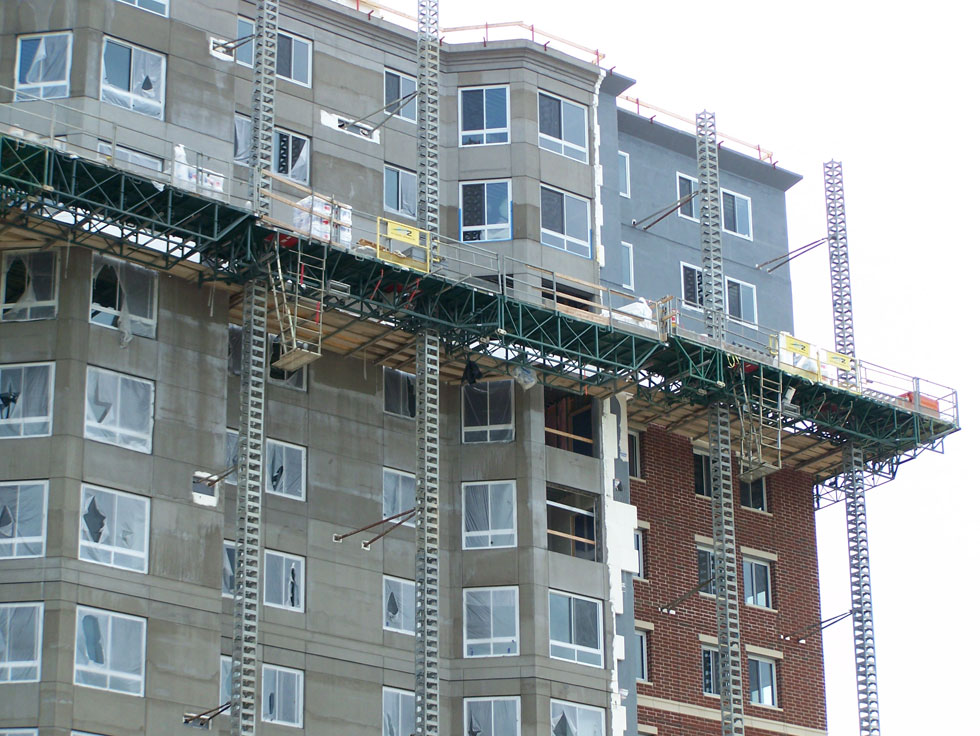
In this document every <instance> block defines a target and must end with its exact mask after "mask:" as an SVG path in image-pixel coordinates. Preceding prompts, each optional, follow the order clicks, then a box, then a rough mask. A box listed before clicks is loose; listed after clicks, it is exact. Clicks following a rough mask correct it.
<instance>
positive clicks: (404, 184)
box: [384, 165, 419, 218]
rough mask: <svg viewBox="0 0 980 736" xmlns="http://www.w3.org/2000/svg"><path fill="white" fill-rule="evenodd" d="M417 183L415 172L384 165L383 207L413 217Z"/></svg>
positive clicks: (416, 200)
mask: <svg viewBox="0 0 980 736" xmlns="http://www.w3.org/2000/svg"><path fill="white" fill-rule="evenodd" d="M418 183H419V179H418V176H416V174H415V172H413V171H405V170H404V169H396V168H395V167H394V166H388V165H385V176H384V188H385V191H384V207H385V209H386V210H388V211H389V212H397V213H398V214H399V215H404V216H405V217H412V218H414V217H415V216H416V212H417V210H418V196H419V191H418Z"/></svg>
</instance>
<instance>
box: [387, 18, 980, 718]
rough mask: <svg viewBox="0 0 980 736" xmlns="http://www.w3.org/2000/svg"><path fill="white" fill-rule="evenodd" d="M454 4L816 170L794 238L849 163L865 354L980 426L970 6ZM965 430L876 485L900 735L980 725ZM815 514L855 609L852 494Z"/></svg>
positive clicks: (819, 268) (972, 493)
mask: <svg viewBox="0 0 980 736" xmlns="http://www.w3.org/2000/svg"><path fill="white" fill-rule="evenodd" d="M389 4H391V5H393V6H395V7H400V8H405V9H408V10H411V12H414V9H415V5H414V3H410V2H409V3H405V2H404V0H401V1H398V2H396V0H389ZM441 13H442V17H441V23H442V25H443V26H444V27H449V26H456V25H464V24H473V23H482V22H484V21H486V22H491V23H492V22H498V21H525V22H527V23H534V24H535V25H536V26H538V27H539V28H541V29H543V30H546V31H549V32H551V33H554V34H556V35H559V36H563V37H565V38H569V39H571V40H575V41H578V42H580V43H582V44H584V45H587V46H590V47H596V48H599V49H600V50H602V51H604V52H605V53H606V54H607V58H606V59H605V60H604V62H603V65H604V66H606V67H607V68H608V67H609V66H612V65H615V67H616V71H617V72H620V73H622V74H625V75H627V76H629V77H632V78H635V79H637V80H638V82H637V84H636V86H635V87H634V88H633V89H632V90H630V91H629V92H628V94H630V95H633V96H638V97H640V98H642V99H644V100H647V101H650V102H652V103H653V104H656V105H658V106H660V107H664V108H666V109H669V110H672V111H675V112H677V113H680V114H683V115H685V116H688V117H693V116H694V114H695V113H697V112H698V111H700V110H702V109H708V110H710V111H713V112H715V113H716V114H717V119H718V127H719V130H720V131H722V132H724V133H727V134H728V135H732V136H735V137H738V138H741V139H743V140H750V141H753V142H759V143H761V144H762V146H763V147H764V148H767V149H769V150H772V151H774V152H775V153H776V158H777V160H778V161H779V163H780V165H781V166H784V167H786V168H788V169H790V170H792V171H795V172H797V173H799V174H802V175H803V176H804V177H805V178H804V181H803V182H801V183H800V184H799V185H797V186H796V187H794V188H793V189H792V190H790V192H789V194H788V199H787V202H788V209H789V233H790V246H791V247H795V246H798V245H802V244H804V243H808V242H810V241H812V240H815V239H817V238H820V237H823V236H824V235H825V234H826V225H825V220H824V201H823V175H822V164H823V162H824V161H827V160H830V159H831V158H834V159H837V160H839V161H842V162H843V164H844V184H845V192H846V202H847V213H848V220H847V224H848V236H849V242H850V248H851V278H852V285H853V289H854V309H855V323H856V332H857V352H858V356H859V357H861V358H863V359H865V360H868V361H871V362H873V363H877V364H879V365H883V366H887V367H889V368H893V369H895V370H898V371H901V372H903V373H907V374H911V375H918V376H922V377H925V378H929V379H931V380H933V381H936V382H939V383H942V384H946V385H949V386H953V387H955V388H957V389H959V390H960V405H961V416H963V417H964V419H963V423H964V424H965V425H969V424H970V423H971V416H972V415H971V413H970V409H971V408H972V407H973V406H975V405H976V398H977V394H976V389H975V387H974V386H973V385H972V381H971V380H970V378H971V377H972V369H973V360H976V359H977V357H978V356H977V353H978V351H977V349H976V348H970V347H969V345H970V344H972V341H971V339H970V338H969V334H967V335H966V336H965V337H964V335H963V330H964V329H965V328H966V327H967V324H968V319H970V318H973V319H975V318H977V317H978V316H980V310H978V308H977V302H976V299H977V295H976V293H975V291H974V290H976V289H978V288H980V283H973V282H972V281H970V280H969V278H970V277H969V275H968V274H969V273H970V272H972V273H974V274H976V273H977V271H978V268H980V257H978V255H977V245H978V243H977V235H976V231H977V228H976V225H975V223H973V221H972V217H974V216H975V214H974V213H975V211H976V208H977V202H978V201H980V184H978V170H980V156H978V153H977V146H978V141H977V134H976V118H977V113H978V107H980V106H978V103H977V82H976V76H977V71H978V69H980V66H978V63H977V56H976V53H975V49H976V47H977V46H976V44H977V42H976V39H975V31H976V28H977V27H978V21H980V11H978V9H977V6H976V5H974V4H972V3H965V2H961V3H953V2H950V1H949V0H938V1H936V2H930V3H927V4H915V5H913V4H912V3H903V2H897V3H895V2H893V3H887V4H886V3H883V2H860V0H851V2H841V1H840V0H827V1H825V2H822V3H819V4H818V3H798V2H788V1H786V0H784V1H783V2H740V3H736V2H715V1H714V0H702V1H701V2H698V3H688V2H670V3H664V2H656V1H654V2H650V1H648V2H620V3H618V4H613V3H598V2H592V3H585V2H581V1H578V0H563V1H558V0H538V1H537V2H514V1H513V0H494V2H493V3H480V4H477V3H474V2H462V1H460V0H457V1H456V2H454V1H453V0H443V2H442V7H441ZM495 33H497V34H498V35H494V34H495ZM501 37H503V34H502V33H500V32H493V31H492V32H491V38H501ZM633 196H634V197H642V196H643V195H642V193H640V192H635V193H634V195H633ZM827 273H828V265H827V252H826V249H825V248H821V249H819V250H817V251H814V252H812V253H810V254H808V255H805V256H803V257H801V258H800V259H798V260H797V261H794V264H793V267H792V276H793V282H794V299H795V305H796V310H795V311H796V315H795V316H796V333H797V335H798V336H800V337H802V338H804V339H809V340H812V341H815V342H818V343H820V344H822V345H825V346H828V347H832V346H833V339H832V335H833V324H832V321H831V313H830V290H829V286H828V283H829V279H828V276H827ZM761 317H762V320H763V321H764V319H765V315H762V316H761ZM971 435H972V433H971V431H970V430H969V429H968V430H966V431H964V432H960V433H959V434H957V435H954V436H953V437H952V438H950V439H949V440H948V441H947V443H946V454H945V455H944V456H940V455H935V454H932V453H928V454H927V455H926V456H923V457H921V458H919V459H917V460H915V461H914V462H912V463H910V464H908V465H906V466H904V467H903V468H902V469H901V471H900V473H899V477H898V480H896V481H895V482H893V483H890V484H887V485H885V486H882V487H879V488H876V489H874V490H872V491H870V493H869V495H868V512H869V528H870V540H871V562H872V580H873V591H874V604H875V634H876V642H877V651H878V671H879V693H880V708H881V723H882V728H883V732H884V733H886V734H887V735H888V736H921V734H941V733H949V734H953V733H955V734H980V726H978V721H977V719H976V715H975V711H974V709H973V708H974V702H975V698H976V697H977V692H978V685H980V678H978V675H977V672H978V670H980V668H978V666H977V660H978V655H980V651H978V646H977V632H976V625H977V622H978V616H977V615H976V612H975V611H974V610H971V608H970V607H971V606H977V605H978V604H980V601H977V600H976V599H977V594H976V593H972V594H971V593H970V592H969V591H971V590H974V591H975V590H976V589H975V588H974V587H973V584H974V580H973V577H974V575H973V574H971V573H969V571H968V569H967V562H968V560H970V559H974V558H975V557H976V551H975V548H974V546H973V544H974V534H975V533H976V522H975V520H977V519H978V518H980V503H978V501H977V493H976V491H977V486H978V483H977V480H976V478H975V475H974V474H973V473H972V472H971V470H972V468H971V467H969V466H968V452H969V449H968V448H969V444H968V443H969V442H970V440H971V439H972V436H971ZM974 441H975V440H974ZM817 519H818V542H819V551H820V574H821V596H822V602H823V611H824V617H827V616H831V615H834V614H837V613H840V612H843V611H845V610H847V609H848V608H849V607H850V598H849V595H850V594H849V587H848V575H847V549H846V538H845V535H844V521H843V508H842V505H840V504H839V505H838V506H835V507H832V508H830V509H827V510H823V511H820V512H819V513H818V515H817ZM824 643H825V648H826V651H825V658H826V670H827V700H828V711H829V729H830V734H831V735H832V736H851V735H852V734H857V733H858V728H857V705H856V702H857V701H856V696H855V682H854V665H853V649H852V639H851V625H850V622H849V621H848V622H845V623H841V624H837V625H836V626H835V627H834V628H832V629H829V630H828V631H827V632H826V635H825V639H824ZM654 656H656V654H654Z"/></svg>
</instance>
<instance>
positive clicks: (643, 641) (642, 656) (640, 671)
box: [634, 629, 650, 682]
mask: <svg viewBox="0 0 980 736" xmlns="http://www.w3.org/2000/svg"><path fill="white" fill-rule="evenodd" d="M634 633H635V636H636V640H637V641H636V643H637V646H638V649H639V651H637V652H635V654H636V655H637V657H638V658H639V661H638V662H637V668H636V670H637V672H636V674H637V678H636V679H637V681H639V682H649V681H650V680H649V677H650V672H649V666H648V664H647V655H648V653H649V650H648V649H647V647H648V646H649V639H648V637H647V632H646V631H642V630H641V629H635V630H634Z"/></svg>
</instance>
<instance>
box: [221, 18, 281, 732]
mask: <svg viewBox="0 0 980 736" xmlns="http://www.w3.org/2000/svg"><path fill="white" fill-rule="evenodd" d="M278 26H279V2H278V0H257V3H256V8H255V38H254V42H253V48H254V54H255V56H254V59H253V64H252V156H251V161H250V185H251V191H252V199H253V206H254V208H255V211H256V212H257V213H258V214H259V215H268V214H270V210H271V206H272V200H271V198H270V197H269V191H270V188H271V179H270V177H269V171H270V170H271V167H272V148H273V136H274V132H275V97H276V50H277V48H276V47H277V42H278ZM267 314H268V286H267V284H266V282H265V281H264V280H263V279H262V277H258V278H255V279H253V280H252V281H250V282H249V283H247V284H246V286H245V292H244V301H243V305H242V317H243V319H242V373H241V381H242V385H241V391H240V413H239V424H238V458H239V462H238V499H237V509H236V510H237V516H238V523H237V530H236V537H235V620H234V644H233V650H232V660H231V662H232V664H231V733H232V736H251V734H254V733H255V722H256V712H255V707H256V687H257V683H258V669H259V656H258V654H259V652H258V647H259V589H260V585H259V581H260V577H259V575H260V573H259V557H260V545H261V543H262V526H261V524H262V490H263V489H262V487H263V484H264V476H263V469H264V466H265V458H264V454H265V364H266V354H265V353H266V346H267V339H266V317H267Z"/></svg>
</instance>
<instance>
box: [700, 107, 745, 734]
mask: <svg viewBox="0 0 980 736" xmlns="http://www.w3.org/2000/svg"><path fill="white" fill-rule="evenodd" d="M697 153H698V197H699V199H700V202H699V205H700V216H701V270H702V292H703V297H704V321H705V329H706V331H707V334H708V337H709V338H711V339H712V340H718V341H719V342H720V343H724V342H725V334H726V325H725V320H726V314H725V290H724V289H725V275H724V268H723V263H722V250H721V204H720V201H719V200H720V188H719V174H718V170H719V167H718V143H717V135H716V131H715V116H714V114H712V113H708V112H702V113H699V114H698V116H697ZM708 452H709V455H710V460H711V523H712V538H713V541H714V556H715V595H716V598H715V605H716V615H717V619H718V665H719V684H720V686H721V687H720V689H721V693H720V694H721V732H722V734H723V736H741V734H744V733H745V723H744V715H743V708H742V635H741V628H740V624H739V599H738V564H737V558H736V552H735V493H734V477H733V471H732V436H731V419H730V416H729V411H728V405H727V403H725V402H724V401H723V400H715V401H713V402H712V403H711V405H710V406H709V407H708Z"/></svg>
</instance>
